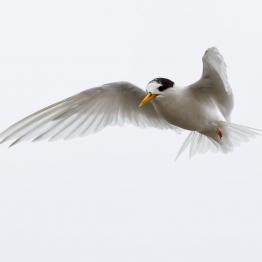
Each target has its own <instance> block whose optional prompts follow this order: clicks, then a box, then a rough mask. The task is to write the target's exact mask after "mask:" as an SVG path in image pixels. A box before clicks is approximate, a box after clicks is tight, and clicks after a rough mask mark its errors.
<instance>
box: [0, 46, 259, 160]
mask: <svg viewBox="0 0 262 262" xmlns="http://www.w3.org/2000/svg"><path fill="white" fill-rule="evenodd" d="M202 60H203V73H202V76H201V78H200V80H198V81H197V82H196V83H194V84H192V85H189V86H186V87H183V88H181V87H178V86H176V85H175V84H174V83H173V82H172V81H171V80H168V79H164V78H156V79H154V80H152V81H150V82H149V84H148V86H147V92H145V91H143V90H142V89H140V88H138V87H137V86H135V85H133V84H131V83H128V82H115V83H110V84H105V85H103V86H100V87H95V88H91V89H88V90H86V91H83V92H81V93H79V94H77V95H75V96H72V97H70V98H67V99H65V100H63V101H60V102H58V103H55V104H53V105H51V106H48V107H46V108H44V109H42V110H40V111H38V112H36V113H34V114H32V115H30V116H28V117H26V118H24V119H22V120H20V121H19V122H17V123H15V124H13V125H12V126H10V127H9V128H7V129H6V130H5V131H4V132H2V133H1V134H0V139H1V143H3V142H7V141H9V142H11V144H10V146H12V145H15V144H17V143H18V142H22V141H26V140H32V141H39V140H44V139H48V140H55V139H68V138H72V137H78V136H84V135H87V134H90V133H94V132H97V131H99V130H101V129H103V128H104V127H106V126H109V125H122V124H124V123H127V122H128V123H132V124H134V125H137V126H140V127H156V128H161V129H173V130H175V131H180V130H181V129H187V130H190V131H192V132H191V133H190V134H189V136H188V137H187V139H186V140H185V142H184V144H183V145H182V147H181V149H180V151H179V152H178V156H179V155H180V154H181V153H182V152H183V151H184V150H185V149H186V148H187V147H188V146H189V147H190V149H189V154H190V156H193V155H194V154H195V153H196V152H201V153H204V152H207V151H208V150H212V151H222V152H228V151H231V150H232V149H233V147H234V146H236V145H238V144H240V142H242V141H247V140H248V138H250V137H254V136H256V135H258V134H260V130H257V129H254V128H250V127H245V126H240V125H236V124H233V123H231V122H230V114H231V111H232V109H233V93H232V89H231V87H230V84H229V81H228V77H227V71H226V64H225V62H224V59H223V57H222V55H221V54H220V53H219V51H218V50H217V48H215V47H212V48H209V49H207V50H206V52H205V54H204V56H203V59H202ZM141 100H142V102H141ZM140 102H141V103H140ZM139 103H140V107H138V105H139ZM145 104H146V105H145Z"/></svg>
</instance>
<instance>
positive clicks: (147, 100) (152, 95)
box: [139, 93, 158, 107]
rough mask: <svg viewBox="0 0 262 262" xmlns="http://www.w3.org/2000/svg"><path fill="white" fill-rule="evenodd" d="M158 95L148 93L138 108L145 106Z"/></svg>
mask: <svg viewBox="0 0 262 262" xmlns="http://www.w3.org/2000/svg"><path fill="white" fill-rule="evenodd" d="M157 96H158V95H157V94H151V93H148V94H147V95H146V96H145V97H144V98H143V100H142V101H141V102H140V104H139V107H142V106H144V105H145V104H147V103H149V102H150V101H151V100H153V99H155V98H156V97H157Z"/></svg>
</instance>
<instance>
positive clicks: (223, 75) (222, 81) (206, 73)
mask: <svg viewBox="0 0 262 262" xmlns="http://www.w3.org/2000/svg"><path fill="white" fill-rule="evenodd" d="M202 61H203V73H202V77H201V79H200V80H199V81H198V82H196V83H195V84H193V85H192V86H191V87H192V90H194V91H196V92H197V93H199V95H202V96H203V95H207V96H209V97H210V98H212V99H213V101H214V102H215V103H216V105H217V106H218V108H219V109H220V111H221V113H222V114H223V115H224V117H225V118H226V119H229V118H230V113H231V111H232V109H233V104H234V103H233V93H232V89H231V87H230V84H229V82H228V78H227V66H226V63H225V61H224V58H223V56H222V55H221V54H220V53H219V51H218V49H217V48H216V47H211V48H208V49H207V50H206V52H205V54H204V56H203V58H202Z"/></svg>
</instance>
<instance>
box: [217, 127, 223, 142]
mask: <svg viewBox="0 0 262 262" xmlns="http://www.w3.org/2000/svg"><path fill="white" fill-rule="evenodd" d="M216 134H217V136H218V138H219V139H220V140H221V139H222V137H223V133H222V130H221V128H219V127H218V128H217V129H216Z"/></svg>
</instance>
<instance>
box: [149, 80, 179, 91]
mask: <svg viewBox="0 0 262 262" xmlns="http://www.w3.org/2000/svg"><path fill="white" fill-rule="evenodd" d="M152 82H157V83H159V84H161V86H160V87H159V88H158V90H159V91H164V90H166V89H168V88H171V87H173V86H174V85H175V83H174V82H173V81H171V80H169V79H167V78H162V77H158V78H155V79H153V80H152V81H150V82H149V83H152Z"/></svg>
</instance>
